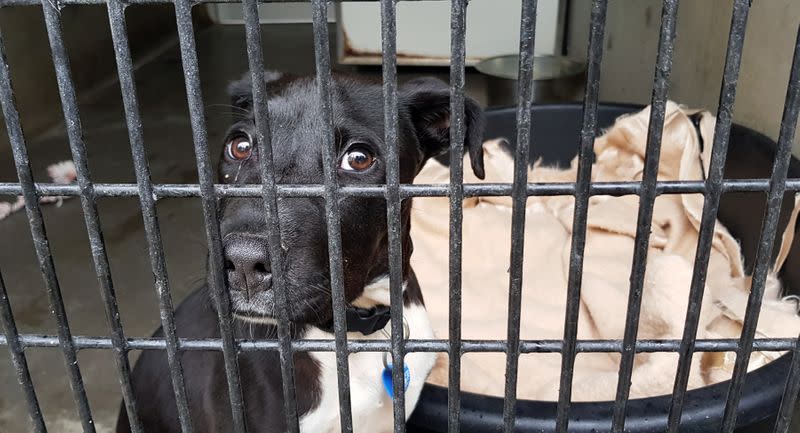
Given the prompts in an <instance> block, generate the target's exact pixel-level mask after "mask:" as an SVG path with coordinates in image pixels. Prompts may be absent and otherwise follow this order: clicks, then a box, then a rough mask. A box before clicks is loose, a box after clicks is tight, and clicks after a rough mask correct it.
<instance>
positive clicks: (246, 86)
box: [228, 70, 283, 110]
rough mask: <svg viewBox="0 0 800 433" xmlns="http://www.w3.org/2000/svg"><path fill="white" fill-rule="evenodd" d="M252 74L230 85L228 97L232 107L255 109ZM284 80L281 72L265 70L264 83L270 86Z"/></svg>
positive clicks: (243, 76)
mask: <svg viewBox="0 0 800 433" xmlns="http://www.w3.org/2000/svg"><path fill="white" fill-rule="evenodd" d="M251 77H252V76H251V75H250V72H249V71H248V72H245V73H244V75H242V78H240V79H238V80H236V81H234V82H232V83H230V84H229V85H228V96H230V98H231V105H232V106H234V107H236V108H243V109H245V110H249V109H251V108H252V107H253V81H252V78H251ZM281 78H283V74H282V73H281V72H276V71H270V70H265V71H264V82H265V83H266V84H267V85H269V84H270V83H272V82H275V81H278V80H279V79H281Z"/></svg>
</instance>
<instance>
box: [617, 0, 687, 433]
mask: <svg viewBox="0 0 800 433" xmlns="http://www.w3.org/2000/svg"><path fill="white" fill-rule="evenodd" d="M677 16H678V0H664V6H663V9H662V12H661V34H660V36H659V40H658V57H657V58H656V71H655V78H654V80H653V81H654V82H653V96H652V101H651V105H650V121H649V126H648V130H647V149H646V151H645V156H644V159H645V161H644V174H643V175H642V184H641V189H640V191H639V215H638V219H637V223H636V238H635V240H634V248H633V264H632V265H631V276H630V291H629V293H628V314H627V318H626V322H625V334H624V338H623V344H622V361H621V362H620V367H619V379H618V382H617V398H616V404H615V405H614V415H613V419H612V425H611V431H612V432H614V433H622V431H623V429H624V428H625V412H626V409H627V406H628V397H629V395H630V390H631V374H632V373H633V361H634V357H635V355H636V334H637V332H638V330H639V313H640V311H641V307H642V287H643V286H644V276H645V268H646V267H647V249H648V245H649V241H650V226H651V224H652V219H653V206H654V205H655V199H656V196H657V192H656V180H657V177H658V162H659V159H660V154H661V134H662V132H663V129H664V115H665V110H666V105H667V95H668V92H669V76H670V73H671V71H672V54H673V51H674V42H675V24H676V22H677Z"/></svg>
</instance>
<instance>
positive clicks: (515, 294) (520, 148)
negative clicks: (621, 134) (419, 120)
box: [503, 0, 538, 433]
mask: <svg viewBox="0 0 800 433" xmlns="http://www.w3.org/2000/svg"><path fill="white" fill-rule="evenodd" d="M537 6H538V2H537V0H523V1H522V18H521V19H520V30H519V33H520V36H519V39H520V42H519V77H520V79H519V85H518V90H517V92H518V94H519V103H518V105H517V143H516V146H515V147H514V180H513V182H514V183H513V186H512V189H511V200H512V207H511V260H510V266H509V282H508V285H509V287H508V337H507V340H508V349H507V351H506V383H505V400H504V402H503V425H504V431H505V432H506V433H511V432H513V431H514V425H515V423H516V415H517V378H518V374H519V354H520V341H519V340H520V338H519V332H520V321H521V311H520V310H521V309H522V277H523V275H522V260H523V258H524V250H525V213H526V210H527V209H526V207H525V203H526V201H527V199H528V196H527V194H525V185H526V184H527V183H528V154H529V152H530V146H529V143H530V140H531V129H532V119H531V117H532V116H531V108H532V106H533V96H534V95H533V61H534V57H533V55H534V44H535V42H536V9H537Z"/></svg>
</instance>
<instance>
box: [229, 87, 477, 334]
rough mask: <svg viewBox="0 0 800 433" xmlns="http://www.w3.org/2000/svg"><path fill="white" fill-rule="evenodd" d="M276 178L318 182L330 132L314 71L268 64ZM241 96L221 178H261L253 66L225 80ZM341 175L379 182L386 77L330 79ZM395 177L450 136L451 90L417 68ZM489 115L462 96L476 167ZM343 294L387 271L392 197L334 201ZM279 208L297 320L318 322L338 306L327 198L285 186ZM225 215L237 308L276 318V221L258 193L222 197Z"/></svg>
mask: <svg viewBox="0 0 800 433" xmlns="http://www.w3.org/2000/svg"><path fill="white" fill-rule="evenodd" d="M266 80H267V83H266V85H267V92H268V98H269V116H270V131H271V136H272V149H273V162H274V167H275V171H274V173H275V181H276V183H278V184H282V185H297V184H323V183H324V180H323V153H322V152H323V142H324V140H323V137H324V134H326V133H327V132H326V129H325V124H324V122H323V118H322V113H321V108H320V106H321V104H320V100H319V95H318V90H317V87H316V81H315V80H314V78H309V77H291V76H286V75H282V74H279V73H273V72H268V73H267V74H266ZM229 93H230V96H231V102H232V104H233V106H234V107H235V110H234V116H235V119H236V120H235V121H234V123H233V125H232V126H231V127H230V129H229V131H228V133H227V136H226V139H225V146H224V150H223V154H222V157H221V160H220V164H219V177H220V179H219V181H220V182H221V183H227V184H260V183H261V175H260V161H259V158H261V155H259V152H258V145H257V143H256V141H255V140H256V127H255V122H254V118H253V111H252V108H253V98H252V91H251V82H250V78H249V74H247V76H246V77H245V78H244V79H242V80H240V81H237V82H234V83H233V84H232V85H231V86H230V89H229ZM331 99H332V101H331V102H332V113H333V126H334V131H335V144H336V153H337V163H336V167H337V169H336V175H337V176H338V180H339V183H340V185H368V184H383V183H385V181H386V156H387V152H388V149H387V145H386V143H385V142H384V122H383V120H384V118H383V102H382V101H383V97H382V89H381V86H380V85H379V84H368V83H363V82H359V81H355V80H353V79H349V78H344V77H336V76H335V77H334V79H333V81H332V88H331ZM398 101H399V106H398V147H399V159H400V181H401V183H406V184H407V183H411V182H412V180H413V179H414V176H416V174H417V173H418V172H419V170H420V169H421V168H422V166H423V164H424V163H425V161H427V160H428V159H429V158H431V157H433V156H436V155H438V154H441V153H443V152H445V151H447V150H448V148H449V145H450V92H449V88H448V87H447V85H446V84H445V83H443V82H441V81H439V80H435V79H418V80H414V81H411V82H409V83H407V84H405V85H403V86H401V87H400V89H399V91H398ZM482 135H483V117H482V112H481V109H480V107H479V106H478V105H477V103H475V101H473V100H471V99H469V98H467V99H466V101H465V136H466V139H465V143H464V144H465V148H466V149H468V150H469V152H470V156H471V161H472V168H473V170H474V171H475V173H476V175H478V176H479V177H481V178H482V177H483V149H482V147H481V145H482ZM339 209H340V211H341V233H342V249H343V266H344V287H345V295H346V299H347V301H348V302H352V301H353V300H355V299H357V298H358V297H359V296H360V295H361V294H362V292H363V291H364V287H365V286H367V285H368V284H369V283H370V282H373V281H375V280H377V279H379V278H381V277H383V276H385V275H387V274H388V271H389V264H388V251H387V249H388V248H387V246H388V240H387V237H388V225H387V220H386V202H385V200H384V199H383V198H377V197H372V198H369V197H347V198H341V199H340V201H339ZM409 212H410V203H409V201H408V200H406V201H405V202H404V203H403V205H402V211H401V214H402V215H401V220H402V221H401V223H402V232H401V238H402V240H403V256H404V257H403V263H404V272H405V273H406V275H404V277H406V276H407V275H408V270H409V266H408V264H409V258H410V256H411V239H410V236H409V218H410V214H409ZM278 219H279V221H280V232H281V233H280V234H281V241H282V248H283V251H284V269H283V276H284V283H285V285H286V289H287V300H288V304H289V305H288V311H287V314H288V316H289V318H290V320H291V321H292V322H293V323H296V324H311V325H314V324H322V323H326V322H328V321H329V320H330V318H331V317H332V313H331V285H330V277H329V262H328V236H327V229H326V214H325V201H324V199H322V198H280V199H279V200H278ZM220 227H221V231H222V237H223V248H224V255H225V271H226V278H227V282H228V287H229V289H230V297H231V303H232V307H233V310H234V313H235V315H236V316H237V317H238V318H240V319H244V320H251V321H256V322H270V321H271V318H272V317H274V316H275V314H276V313H275V298H274V293H273V290H272V286H273V284H272V271H271V265H270V258H269V256H268V254H269V253H268V245H267V238H268V234H269V231H270V230H275V229H276V228H275V227H270V226H268V225H267V223H266V219H265V207H264V201H263V200H262V198H260V197H253V198H250V197H248V198H225V199H223V200H221V206H220Z"/></svg>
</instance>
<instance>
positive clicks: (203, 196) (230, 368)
mask: <svg viewBox="0 0 800 433" xmlns="http://www.w3.org/2000/svg"><path fill="white" fill-rule="evenodd" d="M43 1H44V0H43ZM175 18H176V21H177V25H178V40H179V42H180V49H181V60H182V62H183V70H184V75H185V77H186V98H187V102H188V104H189V119H190V121H191V125H192V133H193V138H194V151H195V157H196V159H197V175H198V179H199V181H200V201H201V203H202V207H203V219H204V222H205V227H206V240H207V242H208V254H209V260H208V265H209V272H211V275H212V276H213V278H212V279H211V287H210V289H211V290H210V291H211V295H212V298H213V300H214V305H215V306H216V309H217V316H218V319H219V330H220V336H221V337H222V354H223V359H224V364H225V376H226V378H227V381H228V398H229V399H230V403H231V411H232V414H233V426H232V430H233V431H234V432H237V433H240V432H245V431H247V427H246V426H245V418H244V403H243V402H242V386H241V382H240V378H239V363H238V359H237V352H238V347H237V345H236V342H235V341H234V339H233V338H234V336H233V326H232V318H231V306H230V299H229V298H228V290H227V287H226V286H225V278H224V270H223V258H222V239H221V238H220V232H219V221H218V220H217V216H218V215H217V212H218V209H217V197H216V192H215V190H214V175H213V169H212V167H211V159H210V157H209V154H208V134H207V131H206V125H205V117H204V115H203V96H202V93H201V91H200V70H199V66H198V64H197V47H196V46H195V40H194V28H193V25H192V2H191V0H175Z"/></svg>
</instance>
